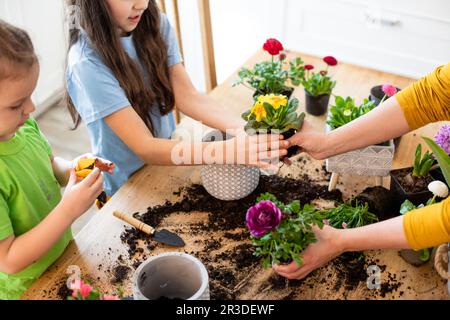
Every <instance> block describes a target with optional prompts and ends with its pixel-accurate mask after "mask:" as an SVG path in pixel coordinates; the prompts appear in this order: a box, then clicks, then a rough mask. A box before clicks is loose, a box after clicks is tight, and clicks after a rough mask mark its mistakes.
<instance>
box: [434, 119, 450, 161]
mask: <svg viewBox="0 0 450 320" xmlns="http://www.w3.org/2000/svg"><path fill="white" fill-rule="evenodd" d="M434 141H435V142H436V143H437V144H438V145H439V146H440V147H441V148H442V149H443V150H444V151H445V152H446V153H447V154H449V155H450V125H445V126H442V127H441V128H440V129H439V131H438V133H437V134H436V136H435V137H434Z"/></svg>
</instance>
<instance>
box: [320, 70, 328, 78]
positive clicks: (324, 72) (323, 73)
mask: <svg viewBox="0 0 450 320" xmlns="http://www.w3.org/2000/svg"><path fill="white" fill-rule="evenodd" d="M327 74H328V71H325V70H322V71H320V75H321V76H323V77H325V76H326V75H327Z"/></svg>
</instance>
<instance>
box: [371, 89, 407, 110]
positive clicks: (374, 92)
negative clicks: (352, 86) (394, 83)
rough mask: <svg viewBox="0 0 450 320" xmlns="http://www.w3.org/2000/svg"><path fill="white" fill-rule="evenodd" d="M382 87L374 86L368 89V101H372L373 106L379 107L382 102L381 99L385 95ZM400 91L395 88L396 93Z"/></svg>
mask: <svg viewBox="0 0 450 320" xmlns="http://www.w3.org/2000/svg"><path fill="white" fill-rule="evenodd" d="M382 87H383V86H382V85H381V86H375V87H372V89H370V97H369V100H371V101H374V102H375V105H377V106H378V105H379V104H380V102H381V100H383V97H384V95H385V93H384V92H383V90H382ZM400 90H401V89H400V88H397V92H399V91H400Z"/></svg>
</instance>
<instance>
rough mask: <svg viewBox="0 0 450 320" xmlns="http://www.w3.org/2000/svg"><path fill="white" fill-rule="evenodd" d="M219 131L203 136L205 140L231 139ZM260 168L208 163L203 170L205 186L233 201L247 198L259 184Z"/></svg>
mask: <svg viewBox="0 0 450 320" xmlns="http://www.w3.org/2000/svg"><path fill="white" fill-rule="evenodd" d="M230 138H231V137H226V136H225V135H224V134H222V133H221V132H219V131H213V132H211V133H210V134H208V135H207V136H206V137H204V138H203V141H204V142H211V141H221V140H223V139H225V140H226V139H230ZM259 177H260V171H259V169H258V168H255V167H249V166H245V165H227V164H225V165H218V164H214V165H207V166H204V167H203V168H202V170H201V179H202V183H203V187H204V188H205V189H206V191H208V193H209V194H210V195H212V196H213V197H215V198H217V199H219V200H224V201H233V200H239V199H242V198H245V197H246V196H248V195H249V194H250V193H252V192H253V191H254V190H255V189H256V188H257V187H258V184H259Z"/></svg>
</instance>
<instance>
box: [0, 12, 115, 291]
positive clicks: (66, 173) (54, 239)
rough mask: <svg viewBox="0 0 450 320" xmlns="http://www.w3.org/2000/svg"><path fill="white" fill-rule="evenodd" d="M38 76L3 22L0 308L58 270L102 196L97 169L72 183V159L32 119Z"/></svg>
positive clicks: (19, 36) (21, 35) (22, 38)
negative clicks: (78, 226)
mask: <svg viewBox="0 0 450 320" xmlns="http://www.w3.org/2000/svg"><path fill="white" fill-rule="evenodd" d="M38 76H39V62H38V59H37V57H36V55H35V53H34V49H33V45H32V43H31V40H30V38H29V36H28V35H27V34H26V32H24V31H22V30H20V29H17V28H15V27H13V26H11V25H9V24H7V23H5V22H3V21H1V20H0V300H1V299H19V298H20V296H21V295H22V294H23V293H24V292H25V290H26V289H27V288H28V287H29V286H30V285H31V284H32V283H33V282H34V281H35V280H36V279H37V278H39V276H40V275H41V274H42V273H43V272H44V271H45V270H46V269H47V268H48V267H49V266H50V265H51V264H52V263H53V262H55V260H56V259H57V258H58V257H59V256H60V255H61V254H62V253H63V252H64V250H65V248H66V247H67V245H68V244H69V242H70V240H71V239H72V234H71V231H70V226H71V224H72V223H73V222H74V221H75V220H76V219H77V218H78V217H80V216H81V215H82V214H83V213H84V212H86V211H87V209H88V208H90V207H91V205H92V204H93V203H94V201H95V199H96V197H97V196H98V195H99V194H100V193H101V192H102V190H103V176H102V174H101V173H100V172H99V170H98V169H96V170H94V171H93V172H92V173H91V174H90V175H89V176H88V177H86V179H84V180H83V181H81V182H79V181H77V177H76V175H75V171H74V169H73V163H76V162H75V161H77V159H75V160H74V162H72V161H66V160H64V159H60V158H57V157H53V155H52V150H51V147H50V145H49V144H48V142H47V140H46V139H45V137H44V136H43V135H42V133H41V132H40V130H39V128H38V126H37V123H36V122H35V121H34V120H33V119H32V118H30V114H31V113H32V112H33V111H34V110H35V107H34V104H33V102H32V101H31V95H32V93H33V91H34V89H35V87H36V83H37V79H38ZM111 171H112V170H111ZM110 173H111V172H110ZM61 185H63V186H64V185H67V187H66V190H65V192H64V195H63V196H62V197H61V193H60V186H61Z"/></svg>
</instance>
